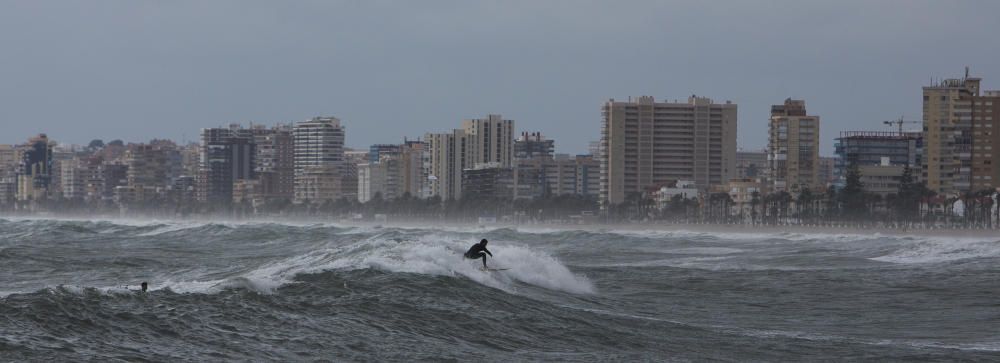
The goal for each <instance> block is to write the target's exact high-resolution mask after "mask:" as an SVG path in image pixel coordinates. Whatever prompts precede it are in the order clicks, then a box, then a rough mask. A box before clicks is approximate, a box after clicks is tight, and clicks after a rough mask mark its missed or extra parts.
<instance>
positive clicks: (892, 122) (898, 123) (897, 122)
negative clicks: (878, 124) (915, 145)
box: [882, 116, 923, 135]
mask: <svg viewBox="0 0 1000 363" xmlns="http://www.w3.org/2000/svg"><path fill="white" fill-rule="evenodd" d="M882 123H883V124H886V125H889V126H892V125H896V126H897V127H899V134H900V135H902V134H903V124H919V123H923V121H911V120H904V119H903V116H900V117H899V119H898V120H888V121H882Z"/></svg>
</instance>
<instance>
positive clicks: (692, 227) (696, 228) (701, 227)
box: [0, 214, 1000, 240]
mask: <svg viewBox="0 0 1000 363" xmlns="http://www.w3.org/2000/svg"><path fill="white" fill-rule="evenodd" d="M0 219H6V220H64V221H107V222H136V221H141V222H164V223H177V222H194V223H288V224H315V223H329V224H333V225H338V226H346V227H399V228H432V227H446V228H479V229H487V230H489V229H502V228H510V229H517V230H523V231H527V232H531V231H532V230H539V231H541V230H561V231H587V232H609V233H614V232H616V231H620V232H643V231H647V232H696V233H737V234H760V233H767V234H779V233H798V234H821V235H844V234H848V235H868V234H878V235H890V236H911V237H921V236H935V237H956V238H963V237H980V238H989V237H995V238H997V239H998V240H1000V229H958V228H907V229H901V228H888V227H865V228H862V227H851V226H807V225H743V224H699V223H693V224H644V223H631V224H624V223H623V224H603V223H601V224H562V223H552V224H546V223H537V224H535V223H530V224H508V223H488V224H479V223H472V222H469V223H464V222H453V221H435V222H430V221H417V220H409V221H408V220H399V221H387V222H384V223H383V222H376V221H353V220H334V219H323V218H242V219H236V218H207V219H206V218H191V219H180V218H123V217H120V216H109V215H97V216H74V215H4V214H0Z"/></svg>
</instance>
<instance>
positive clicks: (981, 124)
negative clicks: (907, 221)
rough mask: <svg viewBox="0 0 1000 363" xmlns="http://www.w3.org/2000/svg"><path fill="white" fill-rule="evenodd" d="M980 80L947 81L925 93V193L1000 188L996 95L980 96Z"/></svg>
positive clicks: (998, 99) (998, 93) (999, 109)
mask: <svg viewBox="0 0 1000 363" xmlns="http://www.w3.org/2000/svg"><path fill="white" fill-rule="evenodd" d="M981 81H982V79H980V78H975V77H969V71H968V69H966V71H965V77H964V78H961V79H945V80H942V81H939V82H936V83H934V84H932V85H931V86H928V87H923V97H924V101H923V103H924V110H923V122H924V145H925V152H924V159H923V161H924V162H923V171H922V177H923V179H924V180H925V182H926V184H927V188H929V189H930V190H933V191H935V192H937V193H940V194H948V195H958V194H962V193H967V192H975V191H980V190H987V189H993V188H996V187H997V186H1000V168H998V167H997V165H996V161H997V160H998V158H1000V134H998V131H997V130H998V127H1000V124H998V119H1000V107H996V106H995V105H1000V103H998V102H1000V91H981V90H980V83H981Z"/></svg>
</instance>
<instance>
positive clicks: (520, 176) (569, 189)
mask: <svg viewBox="0 0 1000 363" xmlns="http://www.w3.org/2000/svg"><path fill="white" fill-rule="evenodd" d="M600 176H601V165H600V163H599V162H598V161H597V160H595V159H594V158H593V157H592V156H590V155H577V156H576V157H575V158H570V157H566V156H560V157H550V158H545V157H536V158H531V159H518V160H517V165H516V167H515V168H514V178H515V180H516V182H517V188H516V189H515V197H516V198H534V197H540V196H543V195H565V194H573V195H590V196H595V197H596V196H597V195H598V193H599V190H600Z"/></svg>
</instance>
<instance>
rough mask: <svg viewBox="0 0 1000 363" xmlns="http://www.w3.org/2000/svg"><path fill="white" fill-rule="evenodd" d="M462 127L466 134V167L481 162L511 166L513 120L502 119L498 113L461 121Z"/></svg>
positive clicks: (504, 166) (505, 166) (503, 166)
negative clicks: (467, 146) (467, 145)
mask: <svg viewBox="0 0 1000 363" xmlns="http://www.w3.org/2000/svg"><path fill="white" fill-rule="evenodd" d="M462 129H463V130H464V131H465V134H466V135H468V142H469V148H468V149H467V150H466V151H467V153H468V161H469V162H471V164H470V165H469V166H467V168H472V167H476V166H477V165H482V164H496V165H499V166H500V167H502V168H509V167H511V163H512V160H513V159H514V121H513V120H504V119H503V117H502V116H500V115H487V116H486V118H481V119H471V120H464V121H462Z"/></svg>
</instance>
